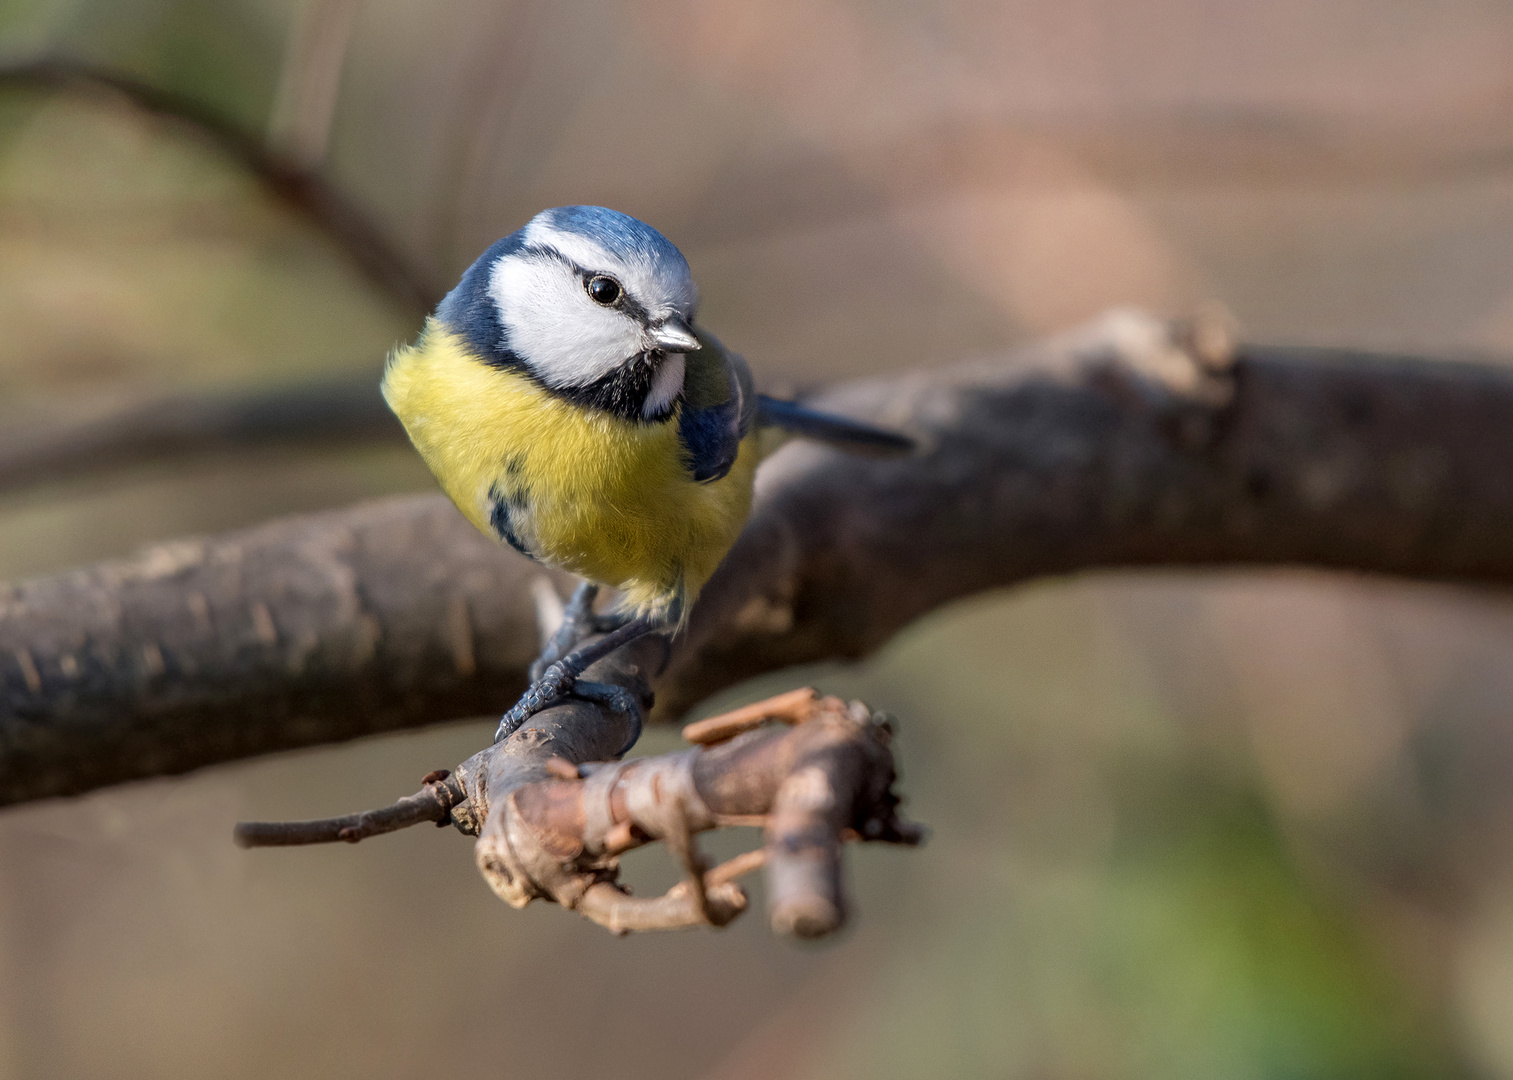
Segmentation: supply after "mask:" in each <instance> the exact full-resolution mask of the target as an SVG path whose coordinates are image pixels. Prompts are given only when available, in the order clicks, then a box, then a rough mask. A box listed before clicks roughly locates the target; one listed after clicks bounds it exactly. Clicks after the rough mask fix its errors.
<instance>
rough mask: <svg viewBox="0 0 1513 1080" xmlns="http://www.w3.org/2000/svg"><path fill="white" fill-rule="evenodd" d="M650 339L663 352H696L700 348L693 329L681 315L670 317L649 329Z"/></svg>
mask: <svg viewBox="0 0 1513 1080" xmlns="http://www.w3.org/2000/svg"><path fill="white" fill-rule="evenodd" d="M651 339H652V341H653V342H655V343H656V346H657V348H659V349H661V350H662V351H663V352H677V353H686V352H697V351H698V350H699V349H700V348H702V346H701V345H700V344H699V339H698V337H697V336H696V335H695V334H694V332H693V327H691V326H689V325H688V321H687V320H686V319H684V318H683V316H681V315H672V316H669V317H668V318H666V319H663V320H662V321H661V322H659V323H658V324H657V325H656V326H653V327H652V328H651Z"/></svg>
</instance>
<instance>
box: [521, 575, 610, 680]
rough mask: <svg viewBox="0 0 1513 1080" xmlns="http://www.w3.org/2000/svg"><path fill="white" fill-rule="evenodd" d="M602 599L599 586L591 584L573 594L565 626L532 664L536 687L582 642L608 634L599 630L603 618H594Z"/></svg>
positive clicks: (560, 625)
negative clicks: (550, 670)
mask: <svg viewBox="0 0 1513 1080" xmlns="http://www.w3.org/2000/svg"><path fill="white" fill-rule="evenodd" d="M598 597H599V586H597V585H595V584H594V583H593V582H591V581H584V582H580V583H579V584H578V587H577V588H576V589H574V590H573V595H572V597H571V598H570V599H569V600H568V602H567V605H566V606H565V607H564V608H563V609H562V622H560V623H558V624H557V629H556V630H554V631H552V636H551V637H550V638H548V639H547V642H546V645H545V646H544V647H543V648H542V650H541V655H540V656H538V657H536V659H535V662H534V663H532V664H531V670H530V676H531V682H532V683H538V682H540V681H541V678H542V676H543V675H544V674H545V673H546V669H547V668H549V667H551V665H552V664H555V663H556V662H557V661H558V660H561V659H562V658H563V657H564V656H567V655H568V653H569V652H571V651H572V649H573V646H575V645H577V644H578V642H580V641H582V640H583V639H584V638H586V637H588V636H589V635H590V634H593V633H604V632H605V631H604V630H602V629H600V627H599V620H600V619H601V618H602V616H599V615H595V614H594V601H595V600H596V599H598Z"/></svg>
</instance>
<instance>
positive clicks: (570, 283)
mask: <svg viewBox="0 0 1513 1080" xmlns="http://www.w3.org/2000/svg"><path fill="white" fill-rule="evenodd" d="M489 294H490V295H491V296H492V297H493V299H494V302H495V303H496V304H498V305H499V309H500V311H501V312H506V313H508V314H507V315H506V317H505V328H506V335H507V338H508V341H507V344H508V345H509V348H510V350H511V351H512V352H514V353H515V355H517V356H519V357H520V359H521V360H523V361H524V362H525V363H527V364H528V365H530V367H531V369H532V370H533V371H535V372H536V374H537V375H539V376H541V378H542V379H543V380H545V381H546V382H547V383H548V384H549V385H551V386H558V387H562V386H584V385H587V384H588V383H591V382H593V381H595V380H596V379H600V378H603V377H604V376H605V375H608V374H609V373H610V372H612V371H614V370H615V369H616V368H618V367H619V366H620V365H621V364H623V363H624V362H625V361H626V360H627V359H629V358H630V357H632V356H634V355H636V354H637V353H638V352H640V351H641V350H642V348H643V346H642V343H641V329H640V327H639V326H637V325H636V323H635V321H634V320H632V319H630V318H627V317H626V316H625V315H622V314H621V313H620V312H618V311H614V310H611V309H610V308H604V307H600V306H599V305H598V304H596V303H594V302H593V301H592V300H590V299H589V298H588V294H587V293H586V292H585V291H584V289H583V284H582V282H580V281H579V280H578V277H577V275H576V274H574V273H572V272H571V271H570V270H568V269H567V268H565V267H564V266H563V265H562V264H561V263H559V262H556V261H554V260H540V259H515V258H508V257H506V258H504V259H501V260H500V262H499V265H498V266H496V267H495V268H494V273H493V277H492V280H491V281H490V282H489Z"/></svg>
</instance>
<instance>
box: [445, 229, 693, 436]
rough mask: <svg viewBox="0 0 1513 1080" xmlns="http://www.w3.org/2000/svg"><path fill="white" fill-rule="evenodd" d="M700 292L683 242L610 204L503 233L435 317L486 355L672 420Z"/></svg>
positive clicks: (593, 400)
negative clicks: (675, 242)
mask: <svg viewBox="0 0 1513 1080" xmlns="http://www.w3.org/2000/svg"><path fill="white" fill-rule="evenodd" d="M697 301H698V294H697V292H696V290H695V289H694V284H693V277H692V275H691V274H690V273H689V269H688V262H687V260H685V259H684V258H683V253H682V252H680V251H679V250H678V249H677V248H676V247H674V246H673V244H672V242H671V241H669V240H668V239H667V238H666V237H665V236H663V235H662V234H661V233H659V232H658V231H657V230H656V229H653V228H652V227H651V226H650V225H647V224H645V223H643V222H640V221H637V220H636V219H635V218H633V217H629V216H627V215H625V214H622V213H619V212H618V211H615V210H607V209H605V208H604V207H602V206H562V207H558V208H556V209H555V210H545V211H543V212H541V213H540V214H537V215H536V216H535V217H534V218H532V219H531V221H530V222H529V223H528V224H527V225H526V226H525V227H524V228H523V229H521V230H520V231H518V232H516V233H513V234H512V235H510V236H507V237H505V238H504V239H503V240H500V241H499V242H498V243H496V244H494V245H493V246H492V247H490V248H489V249H488V250H487V251H485V252H484V253H483V254H482V255H481V256H479V258H478V261H477V262H475V263H474V264H473V265H472V266H471V267H469V268H468V271H467V272H466V273H465V274H464V275H463V277H462V280H461V282H459V283H458V285H457V287H456V288H455V289H453V290H452V291H451V292H450V293H449V294H448V295H447V297H446V299H445V300H443V301H442V302H441V306H440V307H439V308H437V312H436V314H437V317H438V318H439V319H441V321H442V322H443V323H445V324H446V325H447V327H448V328H449V329H451V330H452V331H453V332H455V333H458V334H461V335H463V337H465V338H466V339H467V340H468V342H469V344H470V345H472V347H473V348H474V349H475V350H477V352H478V354H479V355H480V357H481V358H482V359H483V360H484V361H485V362H488V363H496V364H500V365H507V366H514V367H519V368H522V369H524V370H525V371H526V372H527V373H529V374H530V375H531V376H532V377H533V378H535V379H536V380H538V381H539V382H540V383H541V384H543V385H544V386H546V387H547V388H548V389H549V390H552V391H553V392H555V393H558V394H561V395H563V396H566V397H568V398H571V399H573V400H576V401H578V402H580V403H581V404H584V405H586V406H589V407H593V408H599V409H605V410H607V411H610V412H614V413H617V414H619V415H621V416H624V417H626V418H627V419H636V420H648V421H656V420H663V419H666V418H667V417H668V416H669V415H670V414H671V412H672V409H673V405H674V403H675V402H676V401H677V398H678V395H679V394H680V393H681V392H682V389H683V376H684V358H683V354H684V353H688V352H692V351H694V350H696V349H698V348H699V340H698V338H697V337H695V336H694V332H693V317H694V308H695V306H696V304H697Z"/></svg>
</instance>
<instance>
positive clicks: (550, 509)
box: [383, 319, 758, 615]
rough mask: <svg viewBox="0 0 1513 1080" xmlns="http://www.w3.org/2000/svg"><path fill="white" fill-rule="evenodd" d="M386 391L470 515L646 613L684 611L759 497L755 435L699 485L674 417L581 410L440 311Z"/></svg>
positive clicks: (397, 360) (391, 370) (392, 366)
mask: <svg viewBox="0 0 1513 1080" xmlns="http://www.w3.org/2000/svg"><path fill="white" fill-rule="evenodd" d="M383 393H384V399H385V400H386V401H387V402H388V403H389V407H390V408H391V409H393V410H394V413H395V415H396V416H398V417H399V419H400V421H401V422H402V423H403V424H404V426H405V430H406V431H408V432H409V435H410V440H411V441H412V442H413V443H414V444H415V447H416V449H418V450H419V451H420V453H421V456H422V457H424V458H425V460H426V463H427V464H428V465H429V466H430V467H431V471H432V472H434V473H435V474H436V478H437V479H438V480H439V481H440V482H441V486H442V488H443V490H445V491H446V493H447V494H448V495H449V496H450V497H451V499H452V501H453V502H455V503H456V504H457V506H458V508H459V509H461V510H462V512H463V513H464V514H465V515H467V517H468V520H470V521H471V522H472V523H473V524H474V525H476V526H477V527H478V528H479V529H481V530H483V532H485V533H487V534H489V535H491V536H496V537H501V538H508V534H509V533H511V532H513V534H514V538H515V539H516V540H518V542H519V544H520V546H522V547H524V548H525V549H526V550H528V551H529V552H530V554H532V555H533V556H535V557H536V558H538V559H540V560H541V561H542V562H546V563H550V564H552V565H554V566H560V567H562V568H563V569H565V570H568V571H570V572H572V573H575V574H578V575H580V576H582V577H586V578H588V579H590V580H592V581H598V582H601V583H603V584H606V585H611V586H614V587H616V588H618V589H620V590H621V593H622V597H623V606H624V607H625V608H626V609H627V610H631V611H634V612H636V613H638V614H657V615H667V614H669V613H672V612H675V611H678V610H682V611H686V609H687V606H688V605H690V604H691V603H692V601H693V599H694V597H695V596H697V594H698V591H699V589H700V588H701V587H702V586H703V584H704V582H705V581H707V580H708V579H709V576H710V575H711V574H713V573H714V570H715V567H716V566H718V565H719V562H720V560H721V559H722V558H724V556H725V553H726V552H727V551H728V550H730V546H731V544H733V543H734V542H735V538H736V535H737V534H738V533H739V532H740V530H741V526H742V525H743V524H744V523H745V520H746V516H747V514H748V513H749V512H750V509H751V488H752V479H753V475H754V473H755V470H756V463H757V458H758V451H757V447H756V439H755V436H754V435H753V436H749V437H748V438H747V439H746V440H745V441H744V442H743V443H742V445H741V450H740V455H739V456H738V457H737V459H736V463H735V466H734V467H733V468H732V469H731V470H730V473H729V474H728V475H727V476H725V477H724V478H723V479H720V480H716V481H713V482H711V483H707V484H696V483H694V482H693V479H692V474H691V472H690V471H689V468H688V465H687V463H686V455H685V452H684V450H683V446H682V443H681V441H680V440H679V438H678V425H677V418H676V415H675V416H674V418H673V419H671V420H668V421H666V422H663V423H655V424H653V423H637V422H634V421H629V420H624V419H621V418H619V417H617V416H613V415H610V414H608V413H602V412H598V411H595V410H589V409H583V408H580V407H578V406H575V405H573V404H572V403H570V402H568V401H565V400H563V399H562V398H560V397H557V396H556V395H554V394H552V393H550V392H548V391H547V390H546V389H544V388H543V387H541V386H540V385H538V384H537V383H535V382H534V381H532V380H531V379H530V378H528V377H526V376H525V375H522V374H520V373H518V372H514V371H510V370H507V369H503V368H499V367H493V366H490V365H488V364H485V363H483V362H482V361H480V360H479V359H478V358H477V357H476V356H475V355H474V354H473V353H472V351H471V350H470V349H469V348H468V346H467V345H466V343H465V342H464V341H463V340H462V339H461V338H460V337H458V336H457V335H455V334H452V333H450V332H449V331H447V330H446V329H445V328H444V327H443V326H442V325H441V324H439V323H437V322H436V321H435V320H434V319H433V320H430V321H428V322H427V324H426V328H425V330H424V331H423V332H422V333H421V335H420V338H419V339H418V340H417V341H416V343H415V344H414V345H413V346H407V347H403V348H400V349H398V350H397V351H396V352H395V353H394V355H393V356H392V357H391V358H390V360H389V365H388V368H387V369H386V370H385V372H384V380H383Z"/></svg>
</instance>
